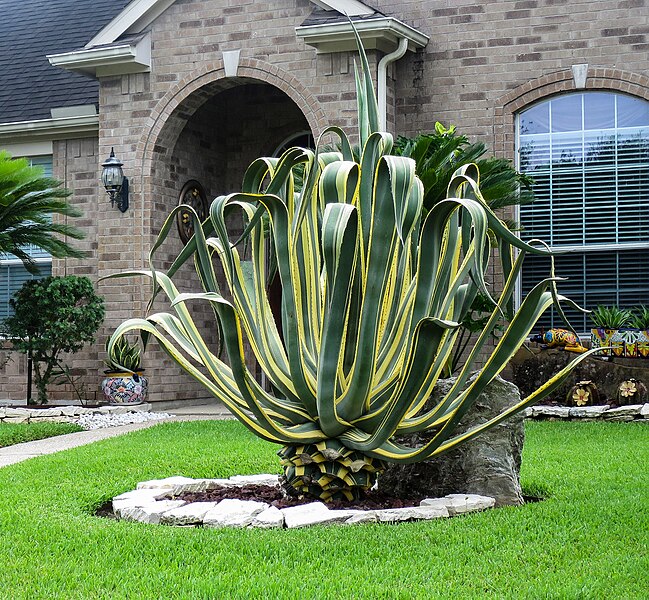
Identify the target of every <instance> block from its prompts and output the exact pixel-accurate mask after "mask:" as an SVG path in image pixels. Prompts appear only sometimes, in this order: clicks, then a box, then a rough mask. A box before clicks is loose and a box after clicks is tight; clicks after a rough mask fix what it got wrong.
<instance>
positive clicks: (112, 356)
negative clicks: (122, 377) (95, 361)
mask: <svg viewBox="0 0 649 600" xmlns="http://www.w3.org/2000/svg"><path fill="white" fill-rule="evenodd" d="M109 342H110V340H106V352H107V353H108V359H107V360H105V361H104V364H105V365H106V366H107V367H108V371H109V372H111V373H120V372H122V371H127V372H130V373H135V372H137V371H139V370H140V347H139V346H138V343H137V341H135V342H133V343H132V344H131V343H130V342H129V341H128V339H127V338H126V336H122V337H120V338H119V339H117V340H115V343H114V344H113V347H112V351H111V352H108V344H109Z"/></svg>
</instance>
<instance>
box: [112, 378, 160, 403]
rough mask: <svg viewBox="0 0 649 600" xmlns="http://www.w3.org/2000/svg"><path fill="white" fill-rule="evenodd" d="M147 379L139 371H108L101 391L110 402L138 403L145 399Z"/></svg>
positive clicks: (147, 385)
mask: <svg viewBox="0 0 649 600" xmlns="http://www.w3.org/2000/svg"><path fill="white" fill-rule="evenodd" d="M148 389H149V381H148V380H147V378H146V377H144V375H142V374H141V373H109V374H108V377H106V379H104V380H103V381H102V382H101V391H102V392H103V393H104V397H105V398H106V400H108V402H109V403H110V404H120V405H121V404H140V403H142V402H144V401H145V399H146V393H147V390H148Z"/></svg>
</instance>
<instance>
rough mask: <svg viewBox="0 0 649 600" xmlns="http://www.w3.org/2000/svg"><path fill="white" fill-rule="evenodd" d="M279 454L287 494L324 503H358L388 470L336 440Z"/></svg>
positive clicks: (284, 449) (287, 450)
mask: <svg viewBox="0 0 649 600" xmlns="http://www.w3.org/2000/svg"><path fill="white" fill-rule="evenodd" d="M277 454H278V455H279V456H280V457H281V459H282V460H281V464H282V466H283V467H284V475H283V476H282V478H281V481H282V486H283V487H284V489H285V491H286V492H287V493H288V494H289V495H291V496H311V497H314V498H317V499H318V500H322V501H323V502H332V501H334V500H357V499H358V498H360V496H361V494H362V493H363V492H364V491H367V490H369V489H370V488H371V487H372V486H373V485H374V483H375V481H376V476H377V475H378V474H379V473H380V472H381V471H383V470H384V469H385V467H386V465H385V462H383V461H381V460H379V459H376V458H372V457H370V456H366V455H365V454H363V453H362V452H358V451H356V450H350V449H348V448H346V447H345V446H343V445H342V444H341V443H340V442H338V441H336V440H326V441H323V442H319V443H317V444H307V445H303V446H284V447H283V448H282V449H281V450H280V451H279V452H278V453H277Z"/></svg>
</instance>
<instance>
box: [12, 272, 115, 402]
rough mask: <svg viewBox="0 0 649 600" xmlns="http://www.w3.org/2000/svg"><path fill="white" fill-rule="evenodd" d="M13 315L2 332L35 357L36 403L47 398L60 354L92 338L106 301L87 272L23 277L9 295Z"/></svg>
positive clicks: (100, 319)
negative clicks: (19, 284)
mask: <svg viewBox="0 0 649 600" xmlns="http://www.w3.org/2000/svg"><path fill="white" fill-rule="evenodd" d="M10 305H11V307H12V309H13V310H14V314H13V315H12V316H10V317H8V318H7V319H5V322H4V328H3V329H4V334H5V335H6V337H8V338H10V339H11V340H12V342H13V345H14V349H15V350H17V351H18V352H22V353H24V354H30V353H31V356H32V358H33V360H34V380H35V383H36V387H37V389H38V404H45V403H46V402H47V386H48V384H49V383H51V382H52V379H53V378H54V377H55V376H56V375H57V374H58V373H60V371H61V364H60V361H59V356H60V355H61V353H64V352H78V351H79V350H81V348H82V347H83V345H84V344H85V343H86V342H92V341H94V336H95V333H96V332H97V329H98V328H99V326H100V325H101V323H102V321H103V320H104V314H105V311H104V300H103V298H101V297H100V296H98V295H97V294H96V293H95V290H94V288H93V285H92V282H91V281H90V279H88V278H87V277H77V276H75V275H69V276H67V277H45V278H44V279H37V280H32V281H27V282H26V283H25V284H24V285H23V286H22V287H21V288H20V289H19V290H18V292H16V294H15V295H14V298H13V299H12V300H10Z"/></svg>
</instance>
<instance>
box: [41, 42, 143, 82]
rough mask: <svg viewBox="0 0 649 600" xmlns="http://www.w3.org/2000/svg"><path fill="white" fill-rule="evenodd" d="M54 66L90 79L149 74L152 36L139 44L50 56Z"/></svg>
mask: <svg viewBox="0 0 649 600" xmlns="http://www.w3.org/2000/svg"><path fill="white" fill-rule="evenodd" d="M47 59H48V60H49V61H50V64H51V65H52V66H55V67H60V68H62V69H66V70H68V71H73V72H76V73H82V74H84V75H88V76H90V77H102V76H105V75H126V74H129V73H147V72H149V71H150V70H151V36H150V35H146V36H144V37H143V38H142V39H141V40H140V41H138V42H137V43H133V44H132V43H125V44H115V45H112V46H103V47H99V48H84V49H82V50H74V51H73V52H64V53H62V54H50V55H48V56H47Z"/></svg>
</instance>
